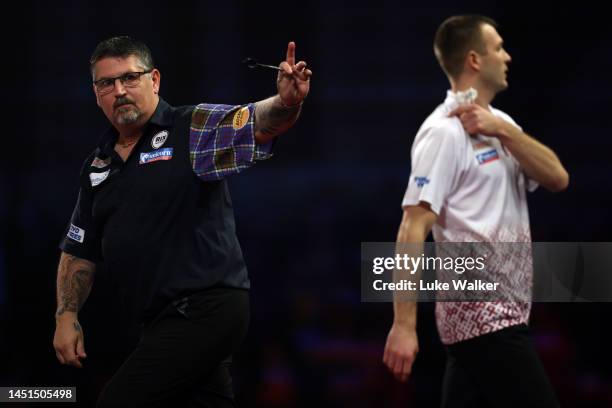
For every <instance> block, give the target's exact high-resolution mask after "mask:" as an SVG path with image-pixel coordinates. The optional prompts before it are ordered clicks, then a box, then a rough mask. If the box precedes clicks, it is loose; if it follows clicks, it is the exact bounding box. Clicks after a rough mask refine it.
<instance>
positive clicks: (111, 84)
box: [94, 69, 153, 95]
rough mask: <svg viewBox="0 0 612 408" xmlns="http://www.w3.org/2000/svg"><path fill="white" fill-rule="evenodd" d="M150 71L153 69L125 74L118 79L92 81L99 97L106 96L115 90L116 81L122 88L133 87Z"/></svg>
mask: <svg viewBox="0 0 612 408" xmlns="http://www.w3.org/2000/svg"><path fill="white" fill-rule="evenodd" d="M152 71H153V69H149V70H148V71H141V72H126V73H125V74H123V75H120V76H118V77H114V78H102V79H98V80H97V81H94V85H95V87H96V91H98V93H99V94H100V95H106V94H107V93H110V92H112V91H113V89H115V81H116V80H119V81H120V82H121V85H123V86H126V87H134V86H137V85H138V84H139V83H140V77H141V76H142V75H144V74H149V73H151V72H152Z"/></svg>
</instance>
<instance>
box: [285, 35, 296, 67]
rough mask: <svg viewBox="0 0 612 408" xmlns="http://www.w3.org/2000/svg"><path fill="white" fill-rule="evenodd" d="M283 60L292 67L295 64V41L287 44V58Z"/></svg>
mask: <svg viewBox="0 0 612 408" xmlns="http://www.w3.org/2000/svg"><path fill="white" fill-rule="evenodd" d="M285 61H287V63H288V64H289V65H290V66H292V67H293V66H294V65H295V43H294V42H293V41H291V42H290V43H289V45H287V58H286V59H285Z"/></svg>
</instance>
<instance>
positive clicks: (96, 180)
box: [89, 169, 110, 187]
mask: <svg viewBox="0 0 612 408" xmlns="http://www.w3.org/2000/svg"><path fill="white" fill-rule="evenodd" d="M109 173H110V169H109V170H106V171H105V172H102V173H89V179H90V180H91V186H92V187H95V186H97V185H98V184H100V183H101V182H103V181H104V180H106V178H107V177H108V174H109Z"/></svg>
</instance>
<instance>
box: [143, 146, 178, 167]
mask: <svg viewBox="0 0 612 408" xmlns="http://www.w3.org/2000/svg"><path fill="white" fill-rule="evenodd" d="M173 151H174V149H173V148H172V147H166V148H165V149H160V150H155V151H153V152H148V153H140V164H147V163H152V162H156V161H160V160H170V159H172V152H173Z"/></svg>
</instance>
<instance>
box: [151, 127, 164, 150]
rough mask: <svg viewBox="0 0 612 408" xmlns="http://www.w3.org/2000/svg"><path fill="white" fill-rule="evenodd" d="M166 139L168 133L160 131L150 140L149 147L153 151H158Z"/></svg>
mask: <svg viewBox="0 0 612 408" xmlns="http://www.w3.org/2000/svg"><path fill="white" fill-rule="evenodd" d="M167 139H168V131H167V130H162V131H161V132H159V133H157V134H155V136H153V138H152V139H151V147H153V148H154V149H159V148H160V147H162V145H163V144H164V143H166V140H167Z"/></svg>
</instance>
